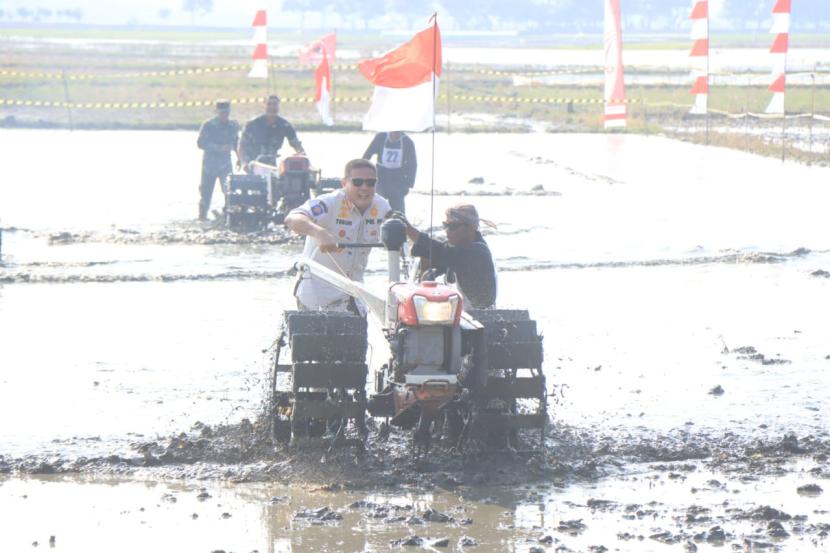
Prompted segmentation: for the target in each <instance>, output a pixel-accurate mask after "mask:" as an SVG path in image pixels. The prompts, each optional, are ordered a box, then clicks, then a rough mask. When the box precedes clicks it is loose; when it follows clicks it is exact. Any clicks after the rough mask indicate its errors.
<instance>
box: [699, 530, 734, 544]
mask: <svg viewBox="0 0 830 553" xmlns="http://www.w3.org/2000/svg"><path fill="white" fill-rule="evenodd" d="M726 538H727V534H726V532H724V530H723V528H721V527H720V526H713V527H712V528H710V529H709V530H707V531H705V532H701V533H699V534H695V536H694V539H695V541H698V542H701V541H705V542H707V543H715V544H717V543H723V542H725V541H726Z"/></svg>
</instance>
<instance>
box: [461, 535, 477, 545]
mask: <svg viewBox="0 0 830 553" xmlns="http://www.w3.org/2000/svg"><path fill="white" fill-rule="evenodd" d="M477 545H478V542H477V541H476V540H475V539H474V538H471V537H470V536H461V538H460V539H459V540H458V547H476V546H477Z"/></svg>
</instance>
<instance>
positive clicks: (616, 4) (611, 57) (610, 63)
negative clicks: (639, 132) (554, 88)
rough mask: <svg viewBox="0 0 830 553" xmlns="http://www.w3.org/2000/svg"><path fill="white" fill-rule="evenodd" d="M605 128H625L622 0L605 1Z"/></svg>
mask: <svg viewBox="0 0 830 553" xmlns="http://www.w3.org/2000/svg"><path fill="white" fill-rule="evenodd" d="M604 38H605V117H604V118H603V120H604V122H605V128H606V129H611V128H615V127H616V128H620V127H625V121H626V110H625V73H624V69H623V59H622V22H621V21H620V0H605V37H604Z"/></svg>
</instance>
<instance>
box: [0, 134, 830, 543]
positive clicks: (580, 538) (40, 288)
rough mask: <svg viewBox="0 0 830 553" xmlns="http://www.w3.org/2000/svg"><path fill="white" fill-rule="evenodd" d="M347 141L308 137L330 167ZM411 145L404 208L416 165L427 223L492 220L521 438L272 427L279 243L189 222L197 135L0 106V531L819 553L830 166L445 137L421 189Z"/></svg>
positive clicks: (829, 345)
mask: <svg viewBox="0 0 830 553" xmlns="http://www.w3.org/2000/svg"><path fill="white" fill-rule="evenodd" d="M370 138H371V137H370V136H369V135H365V134H358V133H352V134H348V133H340V134H327V133H306V134H304V135H303V136H302V140H303V143H304V145H305V146H306V149H307V150H308V152H309V155H310V156H311V158H312V161H313V162H314V163H315V165H317V166H318V167H320V168H321V169H322V170H323V173H324V176H338V175H339V173H340V170H341V168H342V167H343V165H344V163H345V162H346V161H347V160H349V159H351V158H352V157H357V156H359V155H360V154H361V153H362V152H363V150H364V148H365V146H366V145H367V144H368V141H369V139H370ZM415 140H416V146H417V148H418V154H419V165H420V171H419V175H418V181H417V184H416V187H415V189H414V192H413V194H412V195H410V196H409V198H408V205H407V209H408V213H409V215H410V219H411V220H412V221H413V222H414V223H415V224H416V225H418V226H420V227H421V228H427V227H428V226H429V225H430V211H431V209H430V203H431V196H430V194H429V192H430V190H431V189H434V191H435V194H434V204H433V209H434V217H433V220H432V224H433V225H435V226H439V225H440V222H441V221H442V219H441V216H442V213H443V210H444V209H445V208H446V207H447V206H448V205H451V204H453V203H457V202H459V201H470V202H472V203H474V204H475V205H476V206H477V207H478V209H479V211H480V213H481V215H482V217H485V218H487V219H491V220H493V221H494V222H496V223H497V225H498V228H497V229H495V230H488V231H487V233H486V235H485V237H486V239H487V241H488V243H489V244H490V247H491V249H492V250H493V252H494V256H495V259H496V263H497V265H498V268H499V306H500V307H505V308H523V309H529V310H530V312H531V315H532V317H533V318H534V319H536V320H537V321H538V325H539V329H540V331H541V332H542V334H543V335H544V345H545V374H546V377H547V382H548V393H549V395H550V397H549V406H550V421H549V423H550V424H549V425H548V428H547V430H546V433H545V439H544V447H543V448H538V447H536V448H530V447H528V448H520V449H518V450H515V451H502V452H498V453H494V452H488V451H480V450H478V449H476V448H470V449H468V450H465V451H460V452H459V451H454V450H452V449H450V448H448V447H445V446H444V445H442V444H438V445H437V446H436V447H435V448H434V449H433V451H432V452H431V453H430V454H429V455H428V456H420V457H418V456H414V455H413V454H412V452H411V449H410V447H409V437H408V436H407V435H406V434H404V433H399V432H393V433H392V434H391V435H389V436H388V437H387V436H384V435H382V434H381V433H380V432H379V431H378V430H379V422H380V421H377V422H371V423H370V432H369V439H368V443H367V446H366V451H365V452H358V451H356V450H354V449H351V448H343V449H338V450H335V451H332V452H327V451H326V450H325V449H324V448H321V447H320V446H318V445H314V444H306V445H303V446H291V447H286V446H275V445H273V444H272V443H271V441H270V440H269V439H268V437H267V431H266V428H267V416H266V409H265V405H267V403H268V394H267V383H268V380H269V366H270V363H271V362H272V356H273V351H274V340H275V338H276V337H277V333H278V330H279V324H280V318H281V313H282V311H283V310H285V309H290V308H292V306H293V298H292V295H291V293H292V289H293V284H294V274H293V270H292V267H293V262H294V260H295V259H296V258H297V256H298V255H299V254H300V251H301V243H300V242H299V241H298V240H297V239H296V238H293V237H291V236H288V235H287V234H285V233H284V232H281V231H274V232H268V233H253V234H239V233H235V232H231V231H228V230H225V229H222V228H221V225H220V224H219V223H218V222H217V221H211V222H208V223H204V224H200V223H198V222H196V221H195V220H194V219H195V215H196V213H197V202H198V192H197V187H198V177H199V175H198V170H199V153H198V151H197V150H196V147H195V136H194V135H193V134H192V133H188V132H156V131H146V132H137V131H121V132H110V131H87V132H72V133H70V132H68V131H46V130H5V131H0V147H2V150H3V151H4V152H6V153H7V154H8V155H7V158H6V159H8V160H10V163H9V164H8V165H7V166H6V172H5V174H4V179H3V183H2V184H0V227H2V229H3V233H2V239H3V240H2V262H1V263H0V367H2V370H0V420H2V421H3V423H2V424H0V521H2V522H0V525H1V526H2V531H1V532H0V551H37V550H41V549H47V550H50V551H51V550H55V551H68V552H74V551H77V552H99V551H100V552H104V551H106V552H109V551H123V552H132V551H135V552H147V551H195V552H205V553H211V552H217V551H224V552H225V553H229V552H234V553H250V552H252V551H258V552H289V551H290V552H299V551H321V552H322V551H331V552H340V551H349V552H359V551H389V550H400V551H418V550H426V551H511V552H531V551H533V552H539V551H550V552H553V551H557V552H566V551H574V552H576V551H579V552H582V551H585V552H592V553H600V552H605V551H637V552H640V551H646V552H647V551H655V552H661V551H666V552H670V551H685V552H692V551H724V552H725V551H816V552H818V551H827V550H830V540H828V533H830V500H828V497H829V496H828V494H830V461H828V455H830V435H828V430H830V416H828V398H830V378H828V376H827V371H828V370H830V325H828V324H827V313H828V312H830V297H829V296H828V291H830V288H828V287H830V279H829V278H828V277H830V234H828V232H827V216H826V213H827V206H828V205H830V189H828V188H827V185H828V184H830V169H828V168H826V167H817V166H806V165H802V164H798V163H794V162H787V163H782V162H780V161H777V160H774V159H770V158H762V157H756V156H753V155H751V154H746V153H741V152H736V151H733V150H727V149H720V148H715V147H709V148H707V147H703V146H698V145H693V144H688V143H682V142H676V141H672V140H669V139H667V138H662V137H659V136H649V137H645V136H635V135H611V136H605V135H587V134H586V135H580V134H549V133H539V134H537V133H529V134H516V135H513V134H483V133H479V134H470V135H465V134H452V135H449V136H448V135H444V134H440V135H438V136H437V137H436V143H435V152H436V154H435V160H434V161H435V180H434V182H432V180H431V172H430V169H429V168H430V164H431V161H432V160H431V152H432V144H431V142H430V137H429V136H428V135H418V136H416V137H415ZM213 207H214V209H216V210H219V209H221V194H219V193H218V192H217V194H216V195H215V198H214V206H213ZM385 264H386V260H385V256H384V254H383V252H375V253H373V254H372V258H371V260H370V267H369V271H368V274H367V282H368V283H369V284H370V285H372V286H376V287H381V286H383V283H384V279H385V271H384V268H385ZM370 342H371V343H372V344H373V346H372V348H370V364H371V366H378V365H379V364H381V363H383V362H384V358H385V357H386V356H387V355H388V353H387V352H386V351H384V347H383V346H382V337H381V335H380V334H379V331H377V330H376V329H375V330H373V331H372V333H370ZM531 438H534V439H535V438H536V437H532V436H524V439H525V441H524V443H525V444H526V445H528V446H530V445H533V444H534V442H533V441H532V439H531Z"/></svg>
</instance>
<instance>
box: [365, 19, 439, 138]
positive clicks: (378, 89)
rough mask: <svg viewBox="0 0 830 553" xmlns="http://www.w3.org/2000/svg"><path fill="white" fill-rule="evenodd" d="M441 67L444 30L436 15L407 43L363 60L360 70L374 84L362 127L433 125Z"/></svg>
mask: <svg viewBox="0 0 830 553" xmlns="http://www.w3.org/2000/svg"><path fill="white" fill-rule="evenodd" d="M441 67H442V63H441V31H440V30H439V29H438V21H437V20H436V19H435V17H434V16H433V24H432V25H431V26H430V27H428V28H426V29H424V30H423V31H421V32H419V33H418V34H416V35H415V36H414V37H413V38H412V40H410V41H409V42H407V43H406V44H403V45H401V46H399V47H397V48H395V49H394V50H390V51H389V52H387V53H385V54H384V55H382V56H381V57H379V58H375V59H370V60H364V61H362V62H360V65H359V68H360V72H361V73H363V76H364V77H366V78H367V79H369V80H370V81H371V82H372V83H373V84H374V85H375V90H374V92H373V94H372V105H371V106H370V107H369V112H368V113H367V114H366V116H365V117H364V118H363V129H364V130H367V131H380V132H383V131H386V132H390V131H413V132H419V131H423V130H426V129H429V128H431V127H432V126H433V120H434V117H435V116H434V114H435V100H436V97H437V95H438V84H439V80H440V77H441Z"/></svg>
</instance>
